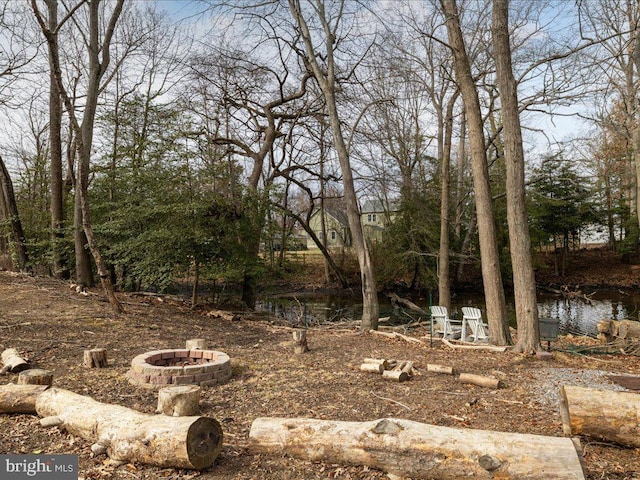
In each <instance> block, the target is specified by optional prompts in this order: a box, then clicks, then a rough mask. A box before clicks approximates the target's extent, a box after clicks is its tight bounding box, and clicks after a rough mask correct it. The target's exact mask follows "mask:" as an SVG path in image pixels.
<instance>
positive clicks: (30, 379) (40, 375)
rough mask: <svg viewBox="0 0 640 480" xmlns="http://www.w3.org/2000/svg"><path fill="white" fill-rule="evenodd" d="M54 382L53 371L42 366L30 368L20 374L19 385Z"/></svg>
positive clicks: (48, 384)
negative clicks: (41, 367)
mask: <svg viewBox="0 0 640 480" xmlns="http://www.w3.org/2000/svg"><path fill="white" fill-rule="evenodd" d="M52 384H53V372H52V371H51V370H43V369H40V368H30V369H29V370H23V371H22V372H20V373H19V374H18V385H47V386H49V387H50V386H51V385H52Z"/></svg>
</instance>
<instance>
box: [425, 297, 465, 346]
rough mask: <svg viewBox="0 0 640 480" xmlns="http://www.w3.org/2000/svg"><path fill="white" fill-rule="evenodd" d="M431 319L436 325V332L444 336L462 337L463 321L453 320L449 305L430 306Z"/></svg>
mask: <svg viewBox="0 0 640 480" xmlns="http://www.w3.org/2000/svg"><path fill="white" fill-rule="evenodd" d="M429 309H430V310H431V319H432V321H433V325H434V329H433V331H434V333H439V334H441V335H442V336H443V338H460V335H461V333H462V322H459V321H456V320H451V319H450V318H449V312H448V311H447V307H441V306H438V305H434V306H432V307H429Z"/></svg>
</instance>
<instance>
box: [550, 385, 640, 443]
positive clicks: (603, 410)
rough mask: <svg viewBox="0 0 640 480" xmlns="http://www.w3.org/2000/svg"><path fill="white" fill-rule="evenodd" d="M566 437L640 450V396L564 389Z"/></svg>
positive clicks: (562, 410)
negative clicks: (582, 436) (573, 436)
mask: <svg viewBox="0 0 640 480" xmlns="http://www.w3.org/2000/svg"><path fill="white" fill-rule="evenodd" d="M560 416H561V418H562V428H563V431H564V433H565V435H586V436H589V437H593V438H597V439H600V440H605V441H609V442H615V443H619V444H620V445H625V446H629V447H635V448H638V447H640V422H638V419H640V395H638V394H637V393H633V392H618V391H613V390H593V389H591V388H583V387H574V386H569V385H565V386H564V387H562V388H561V389H560Z"/></svg>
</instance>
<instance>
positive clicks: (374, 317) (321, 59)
mask: <svg viewBox="0 0 640 480" xmlns="http://www.w3.org/2000/svg"><path fill="white" fill-rule="evenodd" d="M345 1H346V0H342V1H340V2H337V3H336V4H335V5H333V4H332V6H335V10H333V11H331V12H329V11H327V9H326V7H327V4H326V3H325V1H324V0H315V1H313V2H309V4H308V6H309V8H310V10H311V11H309V10H307V9H305V8H303V7H302V4H301V2H300V1H299V0H289V10H290V12H291V15H292V17H293V20H294V25H295V26H296V28H297V33H298V34H299V35H300V39H301V42H302V44H303V49H304V54H303V52H302V51H299V52H298V53H299V54H301V55H302V54H303V57H302V58H303V60H304V63H305V66H306V67H307V69H308V70H309V71H310V72H312V73H313V76H314V77H315V79H316V81H317V82H318V85H319V86H320V89H321V91H322V94H323V96H324V99H325V103H326V105H327V113H328V117H329V125H330V126H331V132H332V134H333V142H334V148H335V150H336V153H337V156H338V161H339V163H340V168H341V171H342V181H343V185H344V193H345V202H346V209H347V218H348V220H349V229H350V230H351V237H352V242H353V247H354V249H355V251H356V255H357V257H358V264H359V266H360V279H361V283H362V302H363V308H362V322H361V328H362V329H363V330H377V328H378V315H379V307H378V297H377V289H376V280H375V276H374V270H373V264H372V262H371V257H370V255H369V249H368V247H367V243H366V241H365V237H364V231H363V228H362V223H361V222H360V207H359V205H358V198H357V196H356V191H355V185H354V180H353V172H352V169H351V163H350V161H349V151H348V148H347V143H346V142H345V136H344V134H343V131H342V122H341V117H340V114H339V111H338V104H337V100H336V95H337V94H336V89H337V87H338V85H337V69H338V68H339V67H338V63H337V62H338V60H337V58H336V48H337V47H338V46H339V44H340V41H341V38H340V36H341V30H340V29H341V27H342V22H343V20H344V18H343V13H344V7H345ZM309 19H312V20H314V21H317V22H318V25H319V31H317V32H313V33H312V31H311V28H310V23H309ZM315 35H319V37H316V36H315ZM318 39H319V40H318Z"/></svg>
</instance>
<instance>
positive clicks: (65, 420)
mask: <svg viewBox="0 0 640 480" xmlns="http://www.w3.org/2000/svg"><path fill="white" fill-rule="evenodd" d="M36 411H37V413H38V415H40V416H41V417H57V418H59V419H60V420H61V421H62V423H61V425H60V426H61V427H63V428H64V429H66V430H67V431H68V432H69V433H71V434H73V435H77V436H79V437H82V438H84V439H87V440H90V441H92V442H95V443H94V445H95V444H99V445H101V446H103V447H104V448H105V450H106V453H107V454H108V455H109V457H110V458H111V459H113V460H116V461H123V462H139V463H144V464H148V465H155V466H158V467H172V468H188V469H203V468H207V467H209V466H211V465H212V464H213V462H214V461H215V459H216V457H217V456H218V454H219V453H220V450H221V449H222V428H221V427H220V424H219V423H218V421H217V420H215V419H213V418H208V417H198V416H192V417H168V416H165V415H161V416H156V415H149V414H145V413H140V412H136V411H135V410H131V409H129V408H126V407H123V406H120V405H109V404H105V403H100V402H97V401H96V400H93V399H92V398H90V397H87V396H83V395H78V394H76V393H73V392H70V391H68V390H62V389H58V388H50V389H48V390H45V391H44V392H42V393H40V395H38V397H37V399H36Z"/></svg>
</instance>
